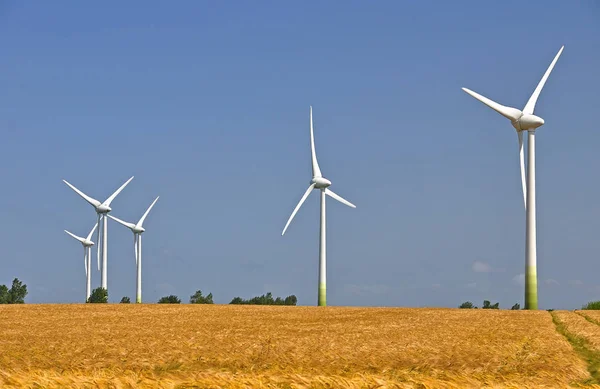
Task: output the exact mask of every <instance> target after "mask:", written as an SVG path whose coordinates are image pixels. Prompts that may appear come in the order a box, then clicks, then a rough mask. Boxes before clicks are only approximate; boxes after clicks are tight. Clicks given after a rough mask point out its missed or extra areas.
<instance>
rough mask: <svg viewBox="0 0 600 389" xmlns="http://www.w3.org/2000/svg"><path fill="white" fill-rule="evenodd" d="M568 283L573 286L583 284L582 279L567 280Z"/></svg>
mask: <svg viewBox="0 0 600 389" xmlns="http://www.w3.org/2000/svg"><path fill="white" fill-rule="evenodd" d="M569 285H571V286H575V287H578V286H582V285H583V281H581V280H570V281H569Z"/></svg>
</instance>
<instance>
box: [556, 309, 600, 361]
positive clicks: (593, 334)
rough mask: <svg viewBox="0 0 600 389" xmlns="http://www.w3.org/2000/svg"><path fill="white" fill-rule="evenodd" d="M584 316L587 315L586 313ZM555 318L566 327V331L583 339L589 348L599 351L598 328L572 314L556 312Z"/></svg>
mask: <svg viewBox="0 0 600 389" xmlns="http://www.w3.org/2000/svg"><path fill="white" fill-rule="evenodd" d="M584 314H585V315H589V314H588V311H586V312H585V313H584ZM590 316H591V315H590ZM556 317H557V318H558V319H559V320H560V321H561V322H562V323H563V324H564V325H565V326H566V328H567V331H569V332H570V333H572V334H574V335H577V336H580V337H583V338H585V339H586V340H587V341H588V343H589V345H590V347H591V348H593V349H594V350H596V351H600V326H598V325H597V324H594V323H590V322H589V321H588V320H586V319H585V318H584V317H583V316H581V315H579V314H576V313H573V312H568V311H558V312H556Z"/></svg>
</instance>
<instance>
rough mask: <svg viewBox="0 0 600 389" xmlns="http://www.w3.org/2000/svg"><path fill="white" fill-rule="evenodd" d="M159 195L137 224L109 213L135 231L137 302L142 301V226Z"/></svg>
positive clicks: (115, 219)
mask: <svg viewBox="0 0 600 389" xmlns="http://www.w3.org/2000/svg"><path fill="white" fill-rule="evenodd" d="M159 197H160V196H158V197H157V198H156V199H155V200H154V201H153V202H152V204H150V206H149V207H148V209H147V210H146V212H145V213H144V215H143V216H142V218H141V219H140V221H138V222H137V224H133V223H128V222H124V221H123V220H121V219H117V218H116V217H114V216H112V215H108V217H109V218H111V219H113V220H114V221H116V222H117V223H120V224H122V225H124V226H125V227H127V228H129V229H130V230H131V231H132V232H133V248H134V251H135V264H136V265H137V278H136V295H135V302H136V303H141V302H142V233H144V231H146V230H145V229H144V228H143V227H142V225H143V224H144V220H145V219H146V216H148V213H150V210H151V209H152V207H154V204H156V202H157V201H158V198H159Z"/></svg>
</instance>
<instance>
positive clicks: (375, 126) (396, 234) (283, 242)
mask: <svg viewBox="0 0 600 389" xmlns="http://www.w3.org/2000/svg"><path fill="white" fill-rule="evenodd" d="M563 44H564V45H565V51H564V52H563V55H562V56H561V58H560V59H559V61H558V63H557V65H556V67H555V69H554V71H553V73H552V75H551V76H550V78H549V80H548V82H547V83H546V86H545V88H544V90H543V91H542V94H541V97H540V99H539V100H538V104H537V106H536V114H538V115H539V116H541V117H543V118H544V119H545V122H546V124H545V125H544V126H543V127H542V128H541V129H540V130H538V132H537V141H536V144H537V153H536V155H537V184H538V185H537V201H538V205H537V210H538V276H539V284H540V286H539V301H540V308H544V309H546V308H557V309H560V308H576V307H579V306H580V305H581V304H583V303H585V302H587V301H590V300H593V299H600V281H598V278H597V276H596V275H597V274H598V271H600V260H599V259H600V240H599V239H598V234H599V233H600V183H599V181H598V179H597V177H596V176H597V168H598V165H599V162H600V159H599V158H600V157H599V154H598V151H597V150H598V149H599V148H600V128H598V126H597V121H596V118H595V117H596V113H597V109H598V102H599V98H598V96H599V92H598V91H599V90H600V77H598V76H597V69H599V68H600V50H598V48H600V6H599V5H598V3H597V2H594V1H591V0H590V1H583V2H561V1H552V2H546V1H544V2H542V1H536V2H526V3H523V2H517V1H512V2H509V1H507V2H501V3H490V2H485V3H482V2H476V1H471V2H466V1H465V2H460V3H454V2H441V1H438V2H432V1H420V2H408V1H379V2H376V3H373V2H361V1H348V2H344V3H343V4H342V3H338V2H316V1H309V2H295V3H292V2H276V1H271V2H267V1H259V2H229V3H225V2H196V1H179V2H176V3H167V2H162V3H159V2H145V1H130V2H127V3H126V4H125V3H122V2H116V1H109V2H103V3H102V4H100V3H95V4H91V3H83V2H75V1H70V2H61V3H55V2H43V3H42V2H34V1H18V2H17V1H3V2H1V3H0V47H1V48H2V55H0V86H1V89H0V131H1V134H2V142H1V143H0V177H1V178H2V183H3V185H2V187H3V190H2V191H0V202H1V203H2V204H3V205H4V206H3V209H2V219H1V222H0V236H1V237H2V238H1V239H2V244H0V283H5V284H9V283H10V282H11V281H12V279H13V278H14V277H18V278H19V279H21V280H23V281H24V282H25V283H26V284H27V285H28V287H29V295H28V297H27V301H28V302H31V303H42V302H52V303H56V302H81V301H82V300H83V299H84V297H85V274H84V267H83V263H82V262H83V258H82V250H81V246H80V245H79V243H77V242H76V241H74V240H73V239H71V238H70V237H68V236H67V235H66V234H65V233H64V232H63V230H64V229H68V230H70V231H72V232H74V233H76V234H79V235H84V234H86V233H87V232H88V231H89V229H90V228H91V227H92V226H93V224H94V222H95V213H94V211H93V208H92V207H91V206H90V205H89V204H87V203H86V202H85V201H84V200H83V199H81V198H79V197H78V196H77V195H76V194H75V193H74V192H72V191H71V190H70V189H69V188H68V187H67V186H66V185H65V184H64V183H63V182H62V181H61V180H62V179H67V180H68V181H69V182H71V183H72V184H74V185H75V186H77V187H79V188H80V189H81V190H83V191H84V192H86V193H87V194H89V195H90V196H92V197H95V198H98V199H100V200H101V201H103V200H104V199H105V198H106V197H108V196H109V195H110V194H111V193H112V192H113V191H114V190H115V189H116V188H117V187H118V186H120V185H121V184H122V183H123V182H124V181H125V180H127V179H128V178H129V177H130V176H132V175H134V176H135V178H134V180H133V181H132V182H131V183H130V184H129V186H128V187H127V188H126V189H125V190H124V191H123V192H122V193H121V194H120V195H119V196H118V197H117V199H116V200H115V201H114V202H113V203H112V207H113V215H114V216H117V217H119V218H121V219H125V220H128V221H137V219H138V218H139V217H140V216H141V214H142V213H143V212H144V210H145V209H146V208H147V206H148V205H149V204H150V203H151V202H152V200H153V199H154V198H155V197H156V196H157V195H160V196H161V198H160V200H159V201H158V203H157V204H156V206H155V207H154V209H153V211H152V213H151V214H150V216H149V217H148V219H147V220H146V223H145V227H146V233H145V234H144V243H143V252H144V256H143V264H144V266H143V297H144V301H146V302H153V301H156V300H157V299H158V298H159V297H161V296H163V295H166V294H177V295H179V296H180V297H182V298H183V299H184V301H187V300H188V298H189V296H190V295H191V294H192V293H193V292H194V291H195V290H197V289H202V291H204V292H205V293H208V292H212V293H213V295H214V296H215V301H216V302H218V303H228V302H229V301H230V300H231V299H232V298H233V297H235V296H242V297H250V296H254V295H258V294H262V293H265V292H268V291H271V292H272V293H273V294H274V295H279V296H287V295H289V294H295V295H296V296H298V300H299V304H301V305H315V304H316V299H317V274H318V212H319V211H318V209H319V204H318V203H319V200H318V195H317V193H313V194H312V195H311V196H310V197H309V199H308V200H307V202H306V203H305V205H304V206H303V207H302V209H301V210H300V211H299V213H298V214H297V216H296V218H295V219H294V221H293V223H292V224H291V226H290V228H289V229H288V231H287V232H286V235H285V236H283V237H282V236H281V230H282V229H283V227H284V225H285V222H286V221H287V218H288V217H289V215H290V213H291V212H292V210H293V208H294V206H295V205H296V203H297V202H298V200H299V199H300V197H301V195H302V193H303V192H304V190H305V189H306V187H307V185H308V182H309V180H310V178H311V170H310V149H309V132H308V109H309V105H312V106H313V114H314V122H315V138H316V148H317V153H318V157H319V162H320V165H321V170H322V171H323V174H324V175H325V176H326V177H327V178H329V179H330V180H331V181H332V182H333V185H332V189H333V190H334V191H336V192H337V193H338V194H340V195H342V196H344V197H345V198H347V199H348V200H349V201H352V202H353V203H354V204H356V205H357V208H356V209H350V208H348V207H345V206H344V205H342V204H339V203H337V202H335V201H329V202H328V279H327V284H328V303H329V305H368V306H411V307H417V306H449V307H452V306H457V305H458V304H460V303H461V302H462V301H465V300H471V301H474V302H475V303H477V304H481V301H482V300H483V299H489V300H493V301H499V302H500V306H501V307H510V306H511V305H512V304H514V303H515V302H519V303H521V304H523V286H522V284H520V282H519V275H520V274H522V273H523V270H524V245H525V236H524V230H525V213H524V209H523V204H522V197H521V196H522V195H521V188H520V178H519V168H518V154H517V153H518V150H517V137H516V134H515V131H514V129H513V128H512V127H511V125H510V123H509V122H508V121H507V120H506V119H504V118H503V117H502V116H500V115H498V114H497V113H495V112H494V111H492V110H490V109H488V108H486V107H485V106H483V105H482V104H480V103H478V102H477V101H475V100H474V99H473V98H471V97H470V96H468V95H467V94H465V93H464V92H463V91H461V89H460V88H461V87H463V86H464V87H468V88H470V89H473V90H475V91H477V92H479V93H481V94H483V95H485V96H487V97H490V98H492V99H494V100H496V101H498V102H500V103H502V104H505V105H509V106H515V107H517V108H523V106H524V105H525V103H526V102H527V100H528V98H529V96H530V95H531V93H532V92H533V90H534V89H535V86H536V85H537V83H538V82H539V80H540V78H541V76H542V75H543V73H544V71H545V70H546V68H547V67H548V65H549V64H550V62H551V61H552V58H553V57H554V55H555V54H556V52H557V51H558V49H559V48H560V46H561V45H563ZM131 235H132V234H131V232H130V231H128V230H127V229H125V228H124V227H122V226H120V225H118V224H117V223H115V222H111V223H110V224H109V231H108V237H109V258H108V261H109V267H108V284H109V300H110V301H119V300H120V298H121V297H122V296H125V295H127V296H130V297H131V298H132V299H133V297H134V295H135V261H134V257H133V247H132V246H133V241H132V236H131ZM94 261H95V258H94ZM99 282H100V274H99V272H98V271H94V273H93V275H92V285H93V287H97V286H99Z"/></svg>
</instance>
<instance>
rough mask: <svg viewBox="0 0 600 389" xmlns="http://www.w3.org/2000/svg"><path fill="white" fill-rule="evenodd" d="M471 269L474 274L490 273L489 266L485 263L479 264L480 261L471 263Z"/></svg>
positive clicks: (490, 268)
mask: <svg viewBox="0 0 600 389" xmlns="http://www.w3.org/2000/svg"><path fill="white" fill-rule="evenodd" d="M472 269H473V271H474V272H475V273H491V272H492V267H491V266H490V265H489V264H487V263H485V262H481V261H475V262H473V266H472Z"/></svg>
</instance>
